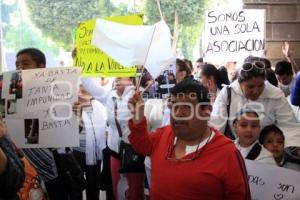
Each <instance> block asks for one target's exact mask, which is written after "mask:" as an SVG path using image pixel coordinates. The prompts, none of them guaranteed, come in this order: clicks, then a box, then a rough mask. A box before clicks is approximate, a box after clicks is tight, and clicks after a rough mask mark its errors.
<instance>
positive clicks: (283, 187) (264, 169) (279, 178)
mask: <svg viewBox="0 0 300 200" xmlns="http://www.w3.org/2000/svg"><path fill="white" fill-rule="evenodd" d="M245 162H246V167H247V171H248V182H249V186H250V190H251V196H252V199H253V200H266V199H270V200H271V199H272V200H290V199H300V182H299V180H300V173H299V172H298V171H294V170H290V169H286V168H282V167H277V166H273V165H267V164H261V163H259V162H256V161H251V160H245Z"/></svg>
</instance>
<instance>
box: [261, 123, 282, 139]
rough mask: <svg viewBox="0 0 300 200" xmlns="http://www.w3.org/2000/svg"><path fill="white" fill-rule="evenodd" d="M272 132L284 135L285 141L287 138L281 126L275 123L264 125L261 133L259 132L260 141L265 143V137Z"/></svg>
mask: <svg viewBox="0 0 300 200" xmlns="http://www.w3.org/2000/svg"><path fill="white" fill-rule="evenodd" d="M271 132H274V133H275V134H278V135H280V136H281V137H282V139H283V141H284V140H285V137H284V134H283V132H282V130H281V129H280V128H278V127H277V126H276V125H275V124H272V125H268V126H266V127H264V128H263V129H262V130H261V132H260V134H259V143H261V144H263V143H264V140H265V138H266V137H267V135H269V134H270V133H271Z"/></svg>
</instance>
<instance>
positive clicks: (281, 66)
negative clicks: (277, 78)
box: [275, 60, 293, 75]
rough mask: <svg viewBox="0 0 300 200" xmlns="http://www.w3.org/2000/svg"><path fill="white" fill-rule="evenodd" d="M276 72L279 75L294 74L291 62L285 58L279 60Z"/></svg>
mask: <svg viewBox="0 0 300 200" xmlns="http://www.w3.org/2000/svg"><path fill="white" fill-rule="evenodd" d="M275 74H277V75H293V68H292V65H291V63H290V62H287V61H285V60H282V61H279V62H277V63H276V65H275Z"/></svg>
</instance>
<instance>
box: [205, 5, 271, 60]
mask: <svg viewBox="0 0 300 200" xmlns="http://www.w3.org/2000/svg"><path fill="white" fill-rule="evenodd" d="M265 24H266V23H265V10H262V9H241V10H230V9H222V10H211V11H209V12H207V15H206V20H205V29H204V38H203V40H204V49H203V52H204V55H205V60H206V61H211V62H213V61H215V60H216V59H217V60H222V61H236V60H238V59H244V58H246V57H247V56H249V55H253V56H262V55H263V53H264V49H265Z"/></svg>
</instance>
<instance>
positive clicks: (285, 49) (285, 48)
mask: <svg viewBox="0 0 300 200" xmlns="http://www.w3.org/2000/svg"><path fill="white" fill-rule="evenodd" d="M282 53H283V55H284V56H285V57H286V58H290V57H291V56H292V52H291V49H290V44H289V43H288V42H284V43H283V45H282Z"/></svg>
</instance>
